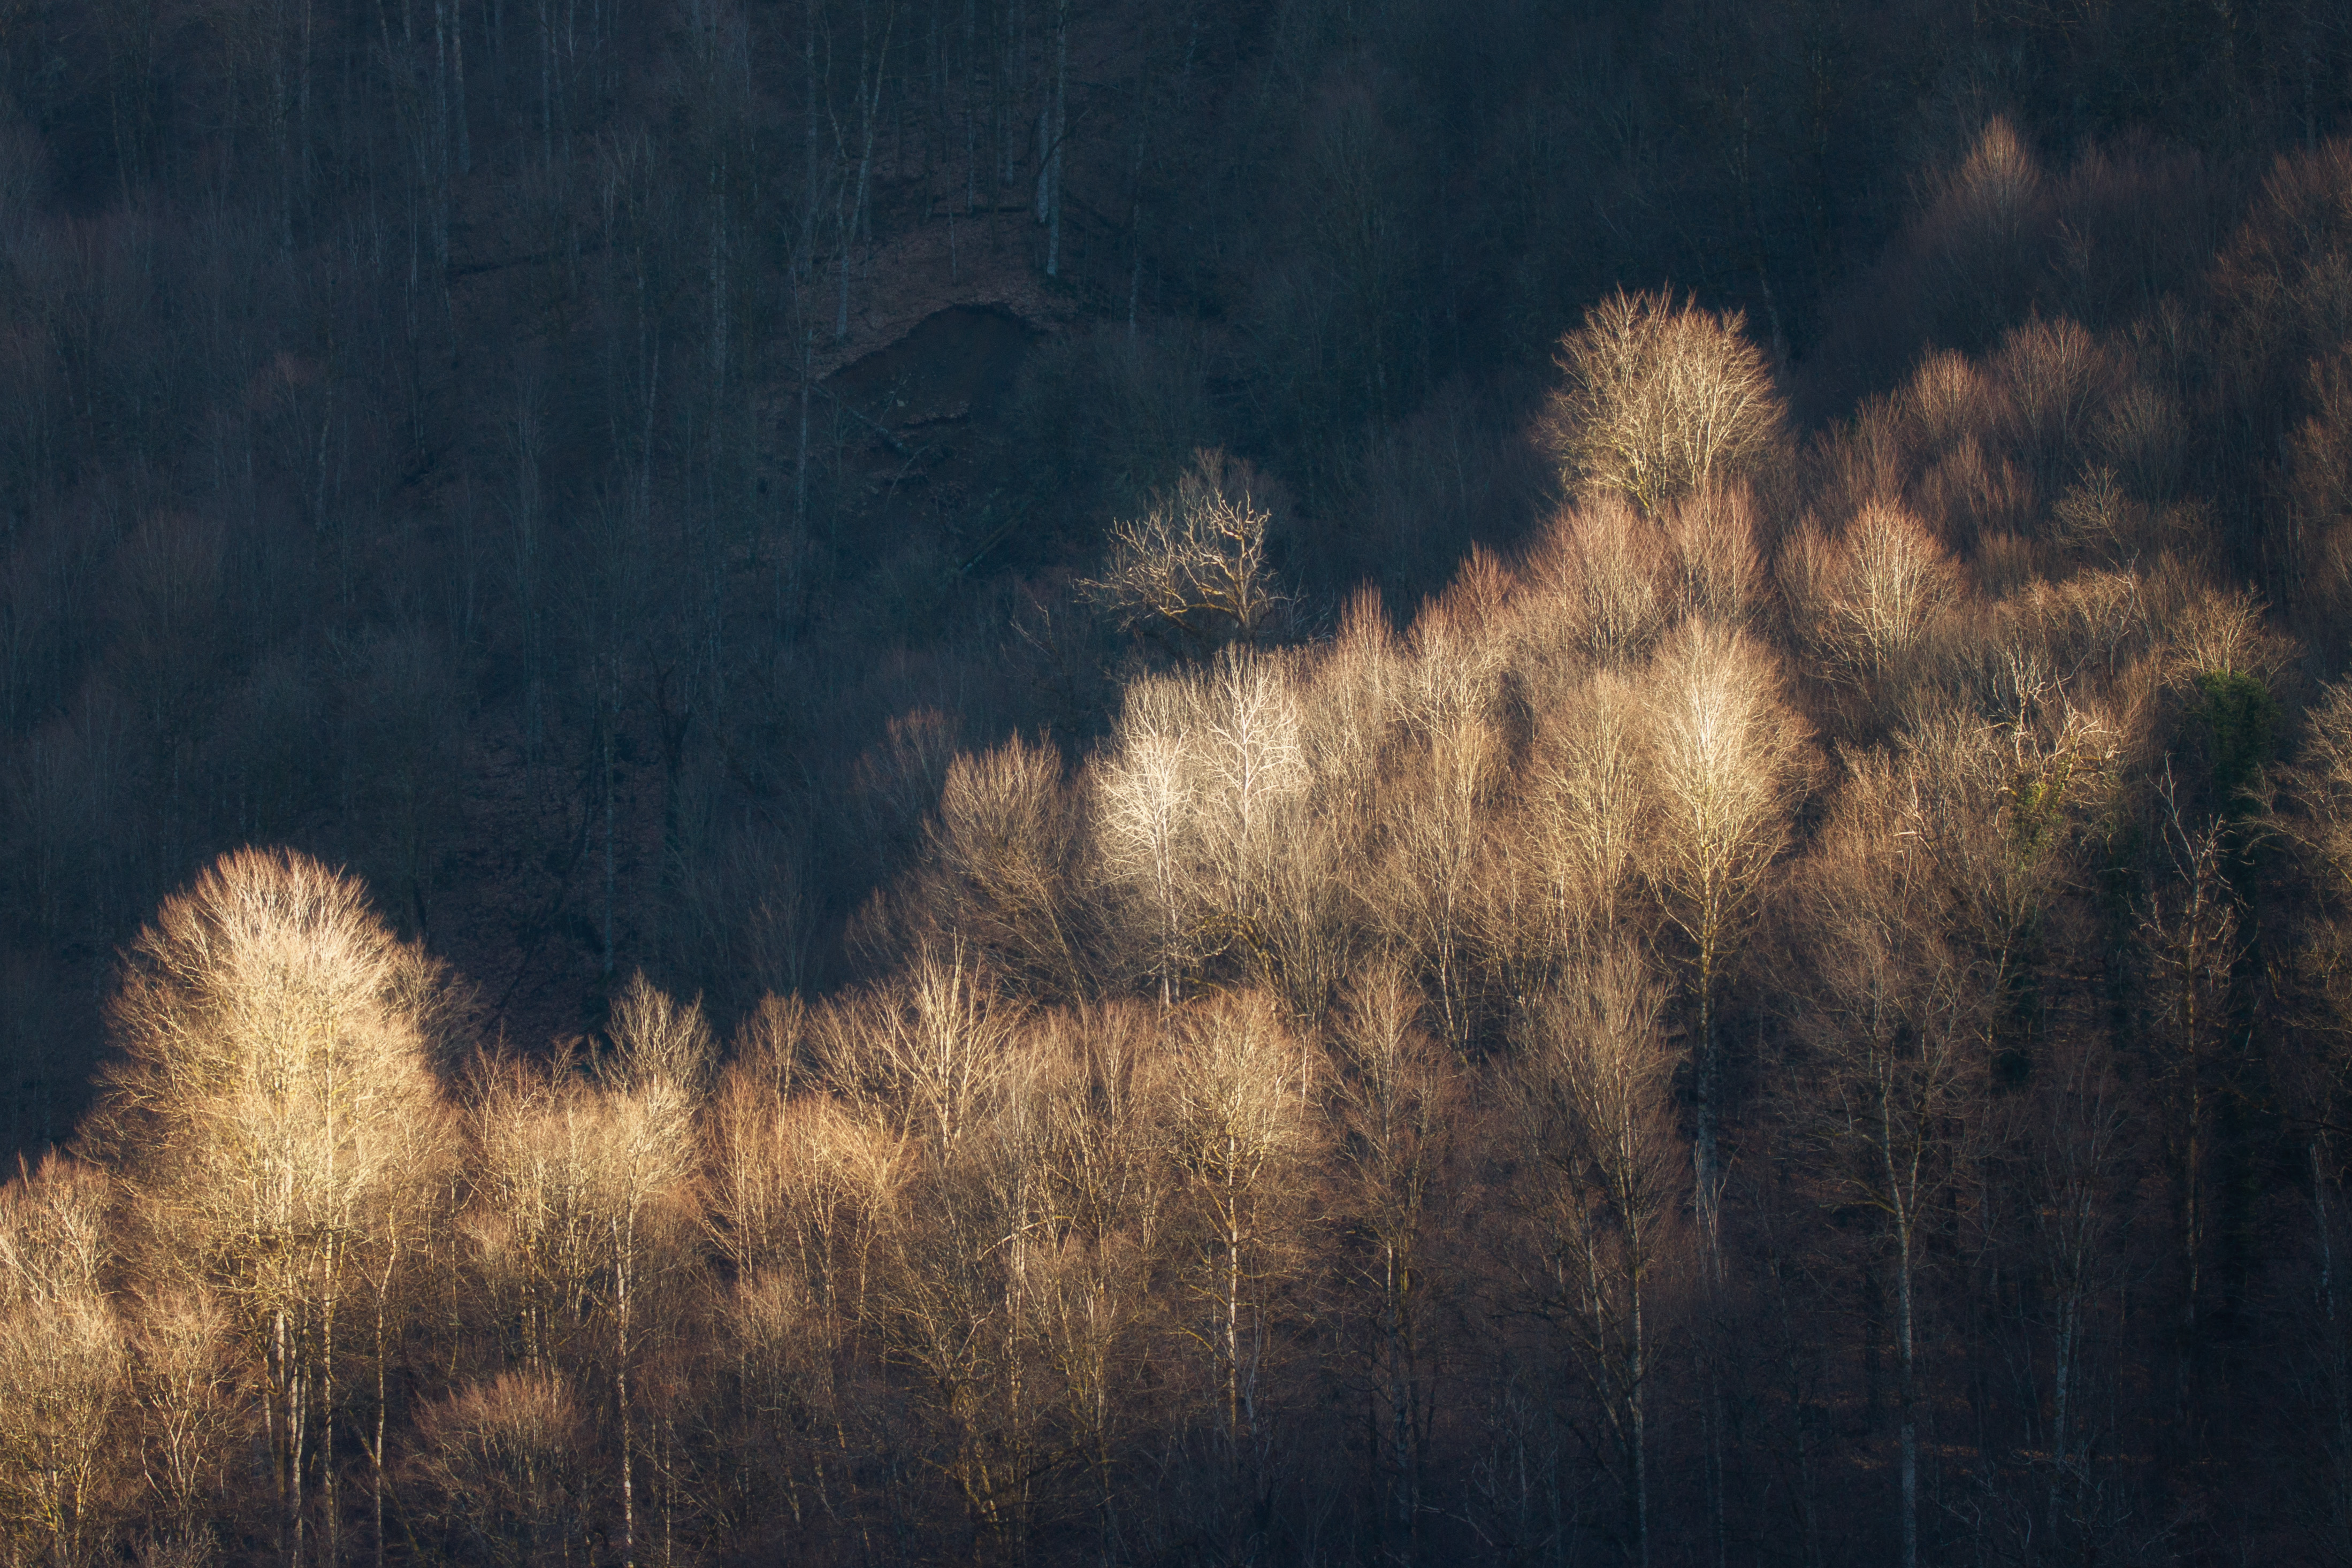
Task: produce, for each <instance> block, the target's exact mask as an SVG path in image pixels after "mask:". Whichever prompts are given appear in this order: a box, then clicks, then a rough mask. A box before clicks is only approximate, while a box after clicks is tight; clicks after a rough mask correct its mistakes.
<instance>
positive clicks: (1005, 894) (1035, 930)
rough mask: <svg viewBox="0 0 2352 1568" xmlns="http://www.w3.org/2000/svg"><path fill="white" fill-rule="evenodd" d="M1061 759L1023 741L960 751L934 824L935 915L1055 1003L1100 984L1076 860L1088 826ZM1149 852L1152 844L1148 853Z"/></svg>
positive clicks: (928, 833) (996, 965)
mask: <svg viewBox="0 0 2352 1568" xmlns="http://www.w3.org/2000/svg"><path fill="white" fill-rule="evenodd" d="M1075 804H1076V803H1075V801H1074V800H1072V799H1071V797H1070V795H1069V793H1068V791H1066V789H1065V788H1064V786H1063V782H1062V759H1061V758H1060V757H1059V756H1058V755H1057V754H1055V752H1054V751H1053V750H1052V749H1051V748H1050V747H1042V746H1031V745H1027V744H1025V743H1024V742H1023V741H1022V740H1021V739H1020V738H1019V737H1014V738H1013V739H1012V740H1009V741H1007V742H1006V743H1005V744H1004V745H1003V746H1001V747H997V748H996V749H994V750H992V751H988V752H983V753H982V754H980V755H978V756H972V755H970V754H966V755H963V756H960V757H958V758H956V759H955V761H954V762H953V763H952V764H950V766H949V768H948V776H947V781H946V783H945V785H944V786H943V787H942V788H941V789H940V808H939V811H938V814H937V815H936V816H934V817H933V818H932V819H931V820H930V821H929V823H928V824H927V825H926V827H925V837H926V840H927V841H928V846H929V851H930V864H929V868H927V869H929V871H930V872H931V873H933V875H932V876H931V877H930V878H928V879H926V880H927V881H928V882H929V883H930V885H929V886H928V887H926V889H925V892H926V894H928V895H929V903H930V904H931V905H932V907H933V908H934V909H935V911H936V914H935V915H934V918H936V919H938V920H940V922H941V923H942V925H944V926H945V927H946V928H947V930H949V931H950V932H952V933H955V934H957V935H960V936H962V937H963V938H964V939H965V940H967V941H969V942H971V944H972V945H973V946H974V947H975V948H976V949H977V950H978V951H979V952H981V953H982V954H984V955H985V956H986V957H987V958H988V960H989V963H990V965H991V967H992V968H993V969H995V970H996V971H997V972H998V973H1000V974H1002V975H1004V976H1006V977H1008V978H1012V977H1018V979H1020V980H1021V981H1024V982H1025V983H1026V986H1027V988H1029V989H1031V990H1032V991H1033V992H1037V993H1042V994H1043V995H1044V996H1045V998H1050V999H1058V1000H1068V1001H1079V1000H1083V999H1085V998H1087V996H1088V995H1089V994H1090V992H1091V990H1092V988H1093V982H1092V977H1091V975H1090V974H1089V972H1088V971H1089V967H1090V966H1089V965H1088V963H1087V957H1086V956H1085V936H1086V930H1085V926H1084V918H1085V911H1084V910H1083V908H1082V907H1081V905H1080V902H1079V894H1080V891H1081V887H1080V883H1079V878H1078V875H1077V872H1078V867H1077V864H1076V862H1077V859H1078V855H1079V852H1080V850H1081V838H1080V832H1081V830H1080V824H1079V821H1078V817H1077V813H1076V810H1075V809H1074V808H1075ZM1146 853H1147V854H1148V853H1149V850H1148V847H1147V849H1146Z"/></svg>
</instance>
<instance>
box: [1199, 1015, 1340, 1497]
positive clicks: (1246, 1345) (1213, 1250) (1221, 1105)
mask: <svg viewBox="0 0 2352 1568" xmlns="http://www.w3.org/2000/svg"><path fill="white" fill-rule="evenodd" d="M1179 1027H1180V1028H1181V1030H1182V1033H1181V1046H1180V1052H1181V1054H1180V1055H1179V1057H1178V1059H1177V1065H1176V1070H1175V1077H1174V1082H1173V1083H1172V1084H1171V1090H1172V1093H1173V1098H1174V1108H1173V1111H1172V1113H1171V1126H1170V1135H1171V1139H1172V1140H1173V1145H1174V1148H1173V1152H1174V1155H1175V1158H1176V1163H1177V1166H1178V1167H1179V1168H1180V1169H1181V1170H1182V1172H1183V1173H1184V1176H1185V1178H1186V1182H1185V1190H1184V1197H1185V1198H1186V1201H1187V1204H1188V1207H1190V1208H1191V1210H1192V1222H1193V1223H1192V1228H1191V1235H1190V1251H1191V1259H1190V1262H1189V1265H1188V1267H1187V1268H1186V1270H1185V1274H1186V1277H1187V1281H1188V1283H1189V1285H1190V1287H1191V1290H1192V1293H1193V1296H1194V1298H1195V1300H1196V1301H1199V1303H1200V1305H1201V1307H1202V1314H1201V1315H1200V1316H1199V1317H1198V1318H1196V1319H1194V1320H1193V1323H1192V1327H1191V1329H1190V1330H1189V1332H1190V1333H1192V1337H1193V1338H1194V1339H1195V1341H1197V1342H1198V1343H1199V1344H1200V1345H1201V1346H1202V1349H1204V1350H1205V1351H1207V1352H1208V1354H1209V1360H1210V1364H1211V1366H1212V1368H1213V1373H1214V1379H1215V1388H1216V1396H1215V1402H1216V1420H1217V1425H1218V1427H1220V1428H1221V1429H1222V1432H1223V1439H1224V1443H1225V1446H1226V1449H1227V1453H1228V1457H1229V1459H1230V1461H1231V1463H1232V1464H1233V1465H1234V1467H1235V1469H1236V1474H1237V1476H1238V1473H1239V1469H1240V1467H1241V1466H1242V1465H1243V1463H1244V1459H1245V1458H1246V1456H1247V1455H1248V1453H1249V1452H1250V1448H1251V1445H1252V1444H1254V1443H1255V1441H1256V1440H1257V1439H1258V1438H1259V1437H1261V1436H1262V1428H1261V1416H1262V1412H1261V1410H1260V1407H1259V1400H1260V1397H1261V1395H1262V1392H1263V1375H1264V1373H1265V1370H1266V1356H1267V1354H1268V1352H1269V1350H1271V1349H1272V1348H1273V1347H1272V1346H1271V1345H1270V1344H1269V1343H1268V1342H1269V1337H1270V1335H1271V1334H1272V1333H1273V1329H1274V1325H1273V1323H1272V1322H1270V1321H1269V1318H1270V1308H1271V1305H1272V1302H1271V1297H1272V1295H1273V1294H1274V1291H1275V1288H1276V1282H1277V1281H1278V1279H1279V1277H1280V1274H1281V1271H1282V1262H1283V1253H1284V1251H1285V1250H1286V1249H1285V1245H1284V1242H1285V1239H1284V1236H1283V1234H1282V1228H1281V1227H1279V1226H1278V1225H1277V1224H1276V1222H1275V1221H1276V1214H1277V1213H1278V1211H1279V1210H1280V1208H1281V1207H1282V1206H1283V1204H1284V1201H1285V1199H1286V1198H1287V1197H1290V1196H1291V1191H1292V1189H1291V1185H1290V1181H1289V1175H1290V1171H1289V1166H1290V1163H1291V1162H1292V1161H1293V1160H1294V1159H1296V1158H1297V1157H1298V1156H1299V1155H1301V1154H1302V1153H1303V1152H1304V1149H1305V1127H1304V1114H1303V1110H1302V1106H1303V1103H1304V1097H1303V1095H1302V1092H1301V1091H1302V1089H1303V1087H1304V1083H1303V1079H1304V1075H1305V1073H1306V1071H1307V1069H1308V1067H1309V1065H1310V1059H1309V1058H1307V1055H1306V1053H1305V1052H1306V1048H1305V1047H1303V1046H1302V1045H1301V1044H1300V1042H1298V1041H1297V1040H1293V1039H1292V1038H1291V1037H1290V1035H1289V1034H1288V1033H1287V1032H1286V1030H1284V1029H1283V1028H1282V1026H1281V1023H1280V1020H1279V1019H1278V1017H1277V1015H1276V1012H1275V1009H1274V1007H1273V1005H1272V1004H1271V1003H1270V1002H1269V1001H1268V1000H1267V999H1266V998H1265V997H1264V996H1263V995H1260V994H1258V993H1256V992H1250V991H1244V992H1237V993H1227V994H1225V995H1223V996H1220V997H1217V998H1213V999H1212V1000H1209V1001H1207V1002H1204V1003H1202V1004H1201V1005H1200V1006H1199V1007H1198V1008H1196V1009H1192V1010H1191V1011H1189V1012H1188V1013H1187V1014H1186V1015H1185V1016H1184V1017H1183V1018H1182V1019H1181V1020H1180V1024H1179Z"/></svg>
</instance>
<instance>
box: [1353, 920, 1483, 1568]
mask: <svg viewBox="0 0 2352 1568" xmlns="http://www.w3.org/2000/svg"><path fill="white" fill-rule="evenodd" d="M1420 1011H1421V994H1420V991H1419V989H1418V988H1416V987H1415V986H1414V985H1413V984H1412V978H1411V977H1410V975H1409V974H1407V973H1406V971H1405V970H1404V969H1403V968H1402V967H1400V966H1399V965H1397V964H1395V963H1392V962H1391V963H1379V964H1375V965H1373V966H1370V967H1366V968H1365V969H1363V970H1361V971H1360V972H1359V973H1358V974H1357V976H1356V977H1355V978H1354V980H1353V981H1352V982H1351V984H1350V985H1349V988H1348V993H1347V997H1346V1002H1345V1006H1344V1008H1343V1009H1342V1010H1341V1012H1340V1014H1339V1018H1338V1019H1336V1020H1335V1030H1334V1034H1335V1038H1336V1041H1337V1046H1338V1049H1337V1051H1336V1052H1335V1054H1336V1056H1337V1058H1338V1062H1339V1069H1340V1071H1339V1074H1338V1078H1337V1084H1338V1096H1337V1098H1338V1102H1339V1113H1340V1117H1341V1121H1342V1124H1343V1126H1344V1127H1345V1130H1346V1132H1347V1134H1348V1136H1347V1140H1346V1143H1345V1145H1344V1146H1345V1148H1346V1149H1347V1152H1348V1156H1349V1161H1348V1163H1349V1166H1351V1167H1352V1169H1351V1172H1350V1174H1351V1176H1353V1178H1354V1179H1353V1181H1352V1182H1351V1183H1350V1184H1349V1185H1350V1186H1351V1187H1352V1189H1353V1190H1352V1192H1350V1193H1349V1200H1348V1207H1349V1216H1348V1217H1349V1221H1350V1223H1351V1224H1352V1225H1353V1227H1354V1228H1356V1229H1358V1230H1359V1232H1360V1234H1361V1236H1362V1238H1363V1241H1364V1244H1365V1249H1366V1256H1365V1257H1364V1258H1363V1260H1361V1261H1360V1263H1359V1264H1358V1265H1357V1272H1358V1274H1359V1277H1360V1280H1361V1281H1362V1283H1363V1285H1364V1286H1365V1288H1366V1289H1367V1291H1369V1292H1370V1293H1371V1294H1372V1295H1373V1296H1374V1299H1375V1300H1376V1301H1377V1302H1378V1310H1377V1313H1376V1322H1377V1329H1376V1331H1375V1332H1376V1338H1375V1340H1374V1343H1373V1350H1372V1354H1371V1357H1370V1360H1371V1370H1372V1375H1373V1382H1374V1386H1375V1389H1376V1391H1377V1397H1378V1399H1379V1405H1380V1412H1381V1415H1380V1425H1379V1441H1378V1444H1377V1450H1378V1451H1377V1455H1376V1459H1375V1466H1376V1469H1375V1475H1376V1476H1377V1478H1378V1480H1379V1484H1380V1486H1381V1490H1382V1491H1383V1493H1384V1494H1385V1497H1384V1506H1383V1508H1382V1510H1381V1531H1382V1533H1383V1535H1384V1536H1385V1535H1389V1534H1390V1532H1391V1531H1392V1532H1393V1538H1394V1539H1397V1540H1399V1541H1400V1542H1402V1551H1403V1552H1404V1553H1405V1556H1406V1558H1407V1560H1410V1557H1411V1555H1412V1552H1411V1546H1412V1542H1414V1541H1415V1540H1417V1539H1418V1537H1419V1535H1420V1532H1421V1530H1422V1527H1423V1520H1422V1511H1423V1509H1424V1508H1425V1507H1429V1506H1432V1505H1431V1504H1430V1503H1429V1502H1428V1501H1427V1499H1426V1495H1425V1494H1426V1489H1427V1487H1428V1485H1429V1478H1428V1474H1427V1469H1428V1459H1427V1445H1428V1441H1429V1427H1430V1423H1431V1421H1432V1420H1433V1416H1434V1412H1433V1407H1432V1405H1433V1393H1432V1388H1431V1383H1432V1379H1433V1365H1432V1355H1431V1345H1430V1330H1431V1326H1432V1322H1433V1314H1434V1312H1435V1311H1436V1308H1435V1306H1434V1305H1433V1300H1432V1298H1433V1293H1434V1292H1433V1289H1432V1281H1431V1271H1432V1270H1431V1259H1430V1254H1431V1253H1432V1251H1433V1235H1432V1232H1433V1227H1434V1225H1435V1224H1436V1222H1437V1218H1438V1217H1437V1216H1436V1215H1434V1214H1433V1212H1432V1210H1433V1207H1436V1205H1437V1204H1438V1203H1440V1202H1441V1201H1442V1194H1441V1191H1440V1182H1441V1180H1442V1178H1443V1176H1444V1161H1445V1156H1446V1154H1447V1151H1448V1149H1449V1148H1450V1146H1451V1145H1452V1144H1453V1141H1454V1138H1453V1119H1454V1114H1455V1113H1456V1111H1457V1109H1458V1104H1457V1100H1458V1093H1457V1091H1458V1085H1457V1082H1456V1081H1455V1077H1454V1069H1453V1065H1452V1063H1451V1062H1449V1061H1446V1060H1445V1058H1444V1054H1443V1053H1442V1052H1441V1051H1438V1050H1437V1049H1436V1048H1435V1046H1434V1044H1433V1041H1431V1040H1430V1039H1429V1037H1428V1035H1427V1034H1425V1033H1424V1032H1423V1030H1421V1029H1420V1027H1419V1014H1420Z"/></svg>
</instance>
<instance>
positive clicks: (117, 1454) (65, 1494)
mask: <svg viewBox="0 0 2352 1568" xmlns="http://www.w3.org/2000/svg"><path fill="white" fill-rule="evenodd" d="M105 1201H106V1188H105V1178H104V1177H103V1176H101V1175H100V1173H99V1172H98V1171H96V1170H94V1169H91V1168H89V1167H87V1166H80V1165H79V1164H76V1163H74V1162H71V1161H68V1160H64V1159H60V1158H58V1156H56V1155H51V1156H49V1157H48V1158H47V1159H44V1160H43V1161H42V1162H41V1166H40V1168H39V1169H38V1170H37V1171H20V1173H19V1175H18V1176H17V1178H16V1180H13V1181H11V1182H9V1183H8V1184H7V1186H5V1187H0V1543H5V1551H6V1552H7V1554H8V1556H9V1558H10V1559H11V1560H12V1561H16V1562H41V1563H52V1564H55V1565H56V1568H80V1565H81V1564H83V1563H97V1562H103V1561H105V1559H106V1557H107V1555H108V1553H109V1552H110V1548H111V1545H112V1541H111V1536H112V1531H113V1526H114V1524H115V1522H116V1521H117V1520H118V1519H119V1518H120V1517H121V1514H122V1513H123V1512H124V1511H126V1505H127V1503H128V1502H129V1499H128V1497H127V1496H126V1495H125V1493H126V1490H127V1487H126V1484H125V1483H126V1482H127V1481H128V1480H129V1479H130V1478H129V1476H128V1475H127V1474H126V1473H124V1472H125V1468H124V1466H123V1465H122V1463H121V1460H122V1458H124V1457H126V1456H125V1455H124V1454H123V1447H124V1445H123V1444H122V1441H121V1437H122V1434H121V1430H120V1427H119V1421H120V1416H121V1412H122V1410H123V1408H124V1406H125V1405H126V1404H127V1403H128V1401H127V1398H126V1396H127V1395H128V1394H129V1392H130V1389H129V1386H128V1379H127V1377H126V1375H125V1374H126V1373H127V1371H128V1364H127V1363H128V1359H129V1358H128V1356H127V1354H125V1346H124V1344H123V1333H122V1328H121V1324H120V1322H118V1321H117V1319H116V1315H115V1312H114V1309H113V1306H112V1304H111V1303H110V1301H108V1300H107V1297H106V1291H105V1278H104V1274H105V1270H106V1268H107V1265H108V1264H109V1262H110V1259H109V1257H108V1252H109V1243H108V1238H107V1235H106V1228H105V1223H104V1210H105Z"/></svg>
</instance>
